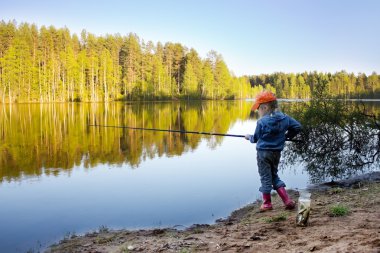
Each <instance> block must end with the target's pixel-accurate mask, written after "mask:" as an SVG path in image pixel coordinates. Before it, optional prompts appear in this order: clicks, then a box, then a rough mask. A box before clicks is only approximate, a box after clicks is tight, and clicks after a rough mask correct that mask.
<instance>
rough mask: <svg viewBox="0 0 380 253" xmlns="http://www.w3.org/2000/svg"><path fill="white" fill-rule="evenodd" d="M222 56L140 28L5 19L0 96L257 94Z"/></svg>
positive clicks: (50, 99) (28, 98) (74, 98)
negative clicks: (141, 33) (98, 29)
mask: <svg viewBox="0 0 380 253" xmlns="http://www.w3.org/2000/svg"><path fill="white" fill-rule="evenodd" d="M259 88H260V87H258V88H256V89H251V86H250V83H249V79H248V77H240V78H238V77H235V76H234V75H232V74H231V73H230V71H229V69H228V68H227V66H226V64H225V62H224V60H223V58H222V56H221V55H220V54H218V53H216V52H215V51H210V52H209V54H208V56H207V58H206V59H202V58H201V57H200V56H199V55H198V53H197V52H196V51H195V50H194V49H190V50H189V49H188V48H186V47H185V46H183V45H181V44H179V43H171V42H168V43H165V44H164V45H163V44H161V43H160V42H158V43H157V44H153V42H151V41H148V42H144V40H142V39H140V38H139V37H138V36H137V35H136V34H129V35H127V36H120V35H119V34H115V35H105V36H95V35H93V34H91V33H88V32H86V31H85V30H83V31H82V32H81V34H80V37H78V36H77V35H76V34H71V33H70V31H69V30H68V29H67V28H61V29H56V28H55V27H53V26H50V27H48V28H47V27H45V26H42V27H41V28H38V27H37V26H36V25H34V24H32V25H30V24H27V23H21V24H20V25H17V24H16V22H15V21H13V22H5V21H2V22H1V23H0V102H3V103H4V102H24V101H25V102H33V101H36V102H55V101H94V102H95V101H114V100H135V99H144V100H153V99H234V98H244V97H250V96H252V95H253V94H254V92H255V90H256V92H257V89H259Z"/></svg>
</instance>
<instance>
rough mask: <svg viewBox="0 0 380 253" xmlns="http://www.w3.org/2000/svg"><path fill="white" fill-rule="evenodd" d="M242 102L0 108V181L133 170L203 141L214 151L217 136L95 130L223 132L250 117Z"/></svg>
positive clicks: (192, 148)
mask: <svg viewBox="0 0 380 253" xmlns="http://www.w3.org/2000/svg"><path fill="white" fill-rule="evenodd" d="M249 110H250V103H245V102H242V101H235V102H233V101H219V102H218V101H209V102H194V103H185V102H160V103H127V104H125V103H107V104H96V103H89V104H85V103H83V104H80V103H70V104H66V103H62V104H20V105H2V106H1V107H0V182H1V181H3V180H14V179H18V178H20V177H22V176H38V175H41V174H43V173H45V174H47V175H55V174H57V173H59V172H61V171H63V170H71V169H72V168H73V167H74V166H76V165H80V164H83V165H84V166H85V167H86V168H91V167H94V166H96V165H97V164H99V163H103V164H110V165H124V164H128V165H129V166H131V167H133V168H136V167H138V166H139V164H140V163H141V162H142V161H143V160H144V159H147V158H153V157H155V156H159V157H161V156H176V155H181V154H183V153H184V152H188V151H191V150H194V149H196V148H197V147H198V145H199V143H200V142H201V140H202V139H206V141H207V142H208V144H209V146H211V147H215V146H216V145H219V144H220V143H221V141H222V138H221V137H215V136H206V135H193V134H191V135H190V134H189V135H185V134H176V133H173V134H170V133H165V132H152V131H133V130H128V129H110V128H94V127H89V126H88V125H89V124H100V125H125V126H133V127H145V128H161V129H177V130H184V131H186V130H189V131H192V130H193V131H205V132H220V133H226V132H227V130H228V129H229V128H230V127H231V125H232V124H233V123H234V122H236V120H238V119H245V118H246V117H247V115H248V114H249Z"/></svg>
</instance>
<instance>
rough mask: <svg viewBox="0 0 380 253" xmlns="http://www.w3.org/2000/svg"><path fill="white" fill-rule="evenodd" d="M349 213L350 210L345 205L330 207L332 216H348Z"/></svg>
mask: <svg viewBox="0 0 380 253" xmlns="http://www.w3.org/2000/svg"><path fill="white" fill-rule="evenodd" d="M349 212H350V209H349V208H348V207H347V206H345V205H343V204H337V205H333V206H331V207H330V216H334V217H337V216H346V215H347V214H348V213H349Z"/></svg>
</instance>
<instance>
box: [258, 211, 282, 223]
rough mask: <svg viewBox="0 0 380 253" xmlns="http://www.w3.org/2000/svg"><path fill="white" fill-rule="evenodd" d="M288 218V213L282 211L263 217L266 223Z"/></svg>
mask: <svg viewBox="0 0 380 253" xmlns="http://www.w3.org/2000/svg"><path fill="white" fill-rule="evenodd" d="M287 219H288V215H287V214H286V213H280V214H279V215H275V216H271V217H264V218H262V220H263V221H264V222H266V223H272V222H280V221H286V220H287Z"/></svg>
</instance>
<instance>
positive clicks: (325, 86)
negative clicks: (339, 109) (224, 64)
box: [249, 70, 380, 99]
mask: <svg viewBox="0 0 380 253" xmlns="http://www.w3.org/2000/svg"><path fill="white" fill-rule="evenodd" d="M249 79H250V83H251V85H252V86H253V87H255V86H264V87H267V85H270V87H273V88H274V89H275V91H276V94H277V96H278V97H279V98H300V99H309V98H318V97H324V98H326V97H331V98H345V99H347V98H379V96H380V77H379V75H378V74H377V73H376V72H373V73H372V74H371V75H369V76H366V74H364V73H359V74H358V75H355V74H353V73H347V72H345V71H344V70H343V71H340V72H336V73H334V74H331V73H317V72H316V71H314V72H309V73H307V72H303V73H296V74H294V73H289V74H286V73H278V72H277V73H273V74H269V75H254V76H250V77H249ZM267 89H268V88H267ZM321 91H323V93H321Z"/></svg>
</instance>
